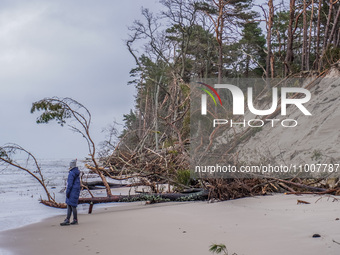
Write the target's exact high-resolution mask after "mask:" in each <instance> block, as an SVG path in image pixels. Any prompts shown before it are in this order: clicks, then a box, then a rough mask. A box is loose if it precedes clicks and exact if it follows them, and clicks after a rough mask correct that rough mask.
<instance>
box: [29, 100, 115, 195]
mask: <svg viewBox="0 0 340 255" xmlns="http://www.w3.org/2000/svg"><path fill="white" fill-rule="evenodd" d="M35 111H43V113H42V114H41V115H40V116H39V117H38V118H37V123H38V124H40V123H48V122H49V121H51V120H56V121H57V123H58V124H60V125H61V126H63V125H64V124H65V123H66V119H74V120H76V121H77V123H78V125H79V127H77V126H73V125H69V127H70V128H71V129H72V130H73V131H74V132H76V133H79V134H81V135H82V136H83V137H84V139H85V140H86V142H87V145H88V150H89V155H90V156H91V160H92V162H93V164H94V166H95V170H94V172H95V173H96V174H98V175H99V176H100V178H101V179H102V181H103V183H104V185H105V189H106V194H107V196H108V197H109V196H111V195H112V193H111V189H110V186H109V185H108V183H107V181H106V179H105V176H104V174H103V173H102V172H101V171H100V170H99V166H98V163H97V160H96V158H95V155H96V146H95V143H94V141H93V140H92V138H91V135H90V125H91V113H90V112H89V110H88V109H87V108H86V107H85V106H84V105H82V104H80V103H79V102H77V101H76V100H74V99H72V98H58V97H52V98H44V99H42V100H40V101H37V102H35V103H33V105H32V108H31V113H34V112H35Z"/></svg>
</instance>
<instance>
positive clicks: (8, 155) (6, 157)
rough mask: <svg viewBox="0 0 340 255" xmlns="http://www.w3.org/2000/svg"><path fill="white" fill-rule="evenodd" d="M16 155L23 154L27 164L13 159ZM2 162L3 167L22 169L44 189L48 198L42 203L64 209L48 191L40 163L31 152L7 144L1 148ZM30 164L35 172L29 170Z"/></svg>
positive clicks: (0, 157)
mask: <svg viewBox="0 0 340 255" xmlns="http://www.w3.org/2000/svg"><path fill="white" fill-rule="evenodd" d="M14 154H23V155H24V157H26V161H25V162H26V164H25V165H23V164H21V163H19V162H18V161H17V160H15V159H14V157H13V155H14ZM0 162H1V164H2V165H10V166H13V167H15V168H17V169H20V170H22V171H24V172H26V173H28V174H29V175H31V176H32V177H33V178H34V179H35V180H37V181H38V183H39V184H40V185H41V186H42V187H43V189H44V191H45V193H46V196H47V200H43V199H41V202H43V201H44V203H45V204H48V205H49V206H51V207H57V208H64V205H63V204H62V203H57V202H56V201H55V199H54V197H52V195H51V193H50V192H49V191H48V189H47V186H46V183H45V178H44V176H43V173H42V170H41V168H40V166H39V163H38V161H37V159H36V158H35V157H34V155H33V154H32V153H31V152H29V151H28V150H26V149H24V148H23V147H21V146H20V145H17V144H14V143H10V144H6V145H4V146H2V147H0ZM29 164H31V165H32V166H31V167H32V168H35V170H31V169H29V167H27V165H29ZM65 207H66V206H65Z"/></svg>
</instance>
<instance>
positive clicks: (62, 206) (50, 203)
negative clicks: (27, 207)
mask: <svg viewBox="0 0 340 255" xmlns="http://www.w3.org/2000/svg"><path fill="white" fill-rule="evenodd" d="M40 203H42V204H43V205H46V206H49V207H54V208H60V209H65V208H66V207H67V205H66V204H65V203H57V202H53V201H48V200H40Z"/></svg>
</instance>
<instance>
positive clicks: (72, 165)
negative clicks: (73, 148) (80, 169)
mask: <svg viewBox="0 0 340 255" xmlns="http://www.w3.org/2000/svg"><path fill="white" fill-rule="evenodd" d="M75 167H77V159H72V160H71V162H70V169H72V168H75Z"/></svg>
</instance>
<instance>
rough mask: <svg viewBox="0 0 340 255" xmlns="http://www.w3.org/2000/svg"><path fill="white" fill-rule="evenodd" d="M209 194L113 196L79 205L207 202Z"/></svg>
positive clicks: (83, 199)
mask: <svg viewBox="0 0 340 255" xmlns="http://www.w3.org/2000/svg"><path fill="white" fill-rule="evenodd" d="M208 195H209V192H208V191H207V190H202V191H200V192H196V193H186V194H183V193H156V194H138V195H119V196H116V195H113V196H110V197H93V198H91V197H88V198H79V204H89V203H93V204H99V203H111V202H134V201H154V202H168V201H195V200H206V199H207V198H208Z"/></svg>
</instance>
